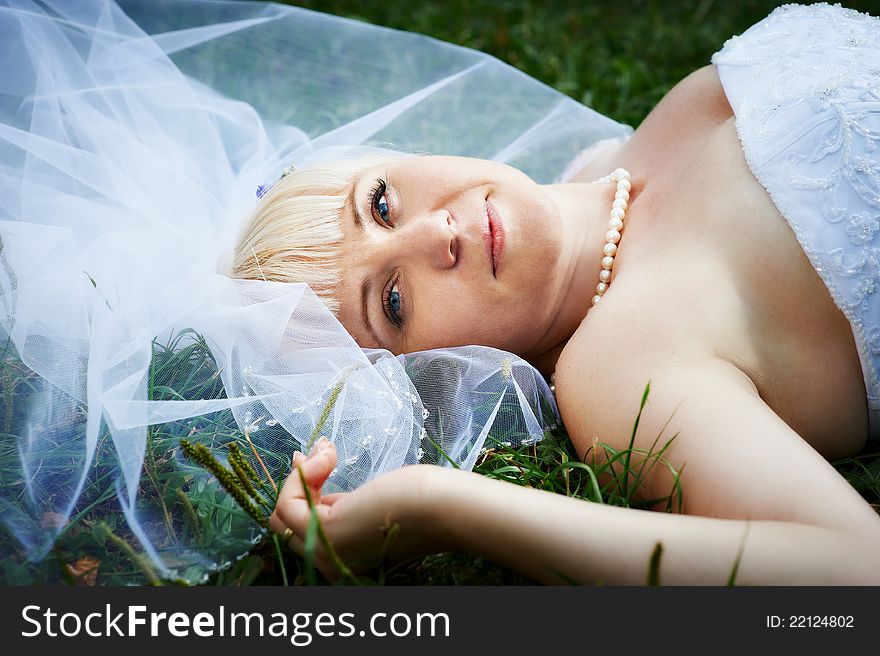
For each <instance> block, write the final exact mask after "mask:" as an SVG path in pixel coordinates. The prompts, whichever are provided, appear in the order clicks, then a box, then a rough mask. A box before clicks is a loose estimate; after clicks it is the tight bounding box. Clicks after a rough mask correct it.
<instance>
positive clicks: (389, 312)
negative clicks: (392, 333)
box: [382, 278, 403, 328]
mask: <svg viewBox="0 0 880 656" xmlns="http://www.w3.org/2000/svg"><path fill="white" fill-rule="evenodd" d="M398 282H400V279H399V278H397V279H395V280H394V282H392V283H391V284H390V285H389V286H388V287H387V291H385V292H383V293H382V307H383V308H385V316H386V317H388V320H389V321H390V322H391V323H393V324H394V325H395V326H397V327H398V328H403V317H402V316H401V315H400V309H399V308H400V307H401V306H402V305H403V301H402V300H401V298H400V291H394V288H395V287H396V286H397V283H398ZM392 294H397V305H398V310H396V311H395V310H394V309H393V308H392V307H391V295H392Z"/></svg>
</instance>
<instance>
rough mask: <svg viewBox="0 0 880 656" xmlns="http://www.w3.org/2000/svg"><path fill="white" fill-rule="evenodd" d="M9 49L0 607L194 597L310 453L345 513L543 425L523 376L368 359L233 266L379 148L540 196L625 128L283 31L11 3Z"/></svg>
mask: <svg viewBox="0 0 880 656" xmlns="http://www.w3.org/2000/svg"><path fill="white" fill-rule="evenodd" d="M0 44H2V46H0V70H2V71H3V75H2V76H0V240H2V241H0V343H2V351H0V352H2V360H0V389H2V399H0V425H2V437H0V448H2V450H0V523H2V529H0V554H2V560H0V562H2V564H0V580H2V582H4V583H7V584H9V583H27V582H32V581H60V580H63V579H64V578H68V579H69V578H70V577H76V576H79V575H81V574H82V572H83V571H84V570H87V569H88V567H87V565H88V564H89V563H91V564H92V565H93V567H92V570H95V571H97V573H98V581H99V582H103V583H139V582H144V581H152V580H161V579H171V580H174V579H177V580H180V581H185V582H199V581H202V580H204V579H205V577H206V576H207V575H208V574H209V573H210V572H211V571H214V570H216V569H218V568H222V567H225V566H227V565H229V564H230V563H232V562H234V561H235V560H236V559H237V558H240V557H241V556H242V555H243V554H246V553H247V551H248V550H249V548H250V547H251V546H252V545H253V544H254V543H255V542H256V541H258V540H259V539H260V538H261V537H262V535H263V534H264V532H265V528H264V527H263V526H262V525H261V523H260V522H259V521H258V519H259V518H260V517H263V518H265V516H267V515H268V513H269V512H270V511H271V506H272V504H273V499H274V497H273V483H280V482H281V481H282V480H283V479H284V477H285V476H286V474H287V473H288V472H289V470H290V462H291V458H292V455H293V453H294V451H295V450H300V451H307V450H308V448H309V447H310V445H311V444H312V443H313V442H314V441H315V440H316V439H318V438H319V437H320V436H326V437H327V438H328V439H330V440H331V441H332V442H333V443H334V444H335V445H336V448H337V450H338V453H339V461H338V466H337V468H336V470H335V471H334V473H333V474H332V476H331V478H330V480H329V482H328V485H327V488H326V489H327V490H328V491H347V490H352V489H354V488H356V487H357V486H359V485H361V484H363V483H364V482H366V481H368V480H370V479H372V478H374V477H376V476H378V475H380V474H381V473H383V472H386V471H389V470H392V469H395V468H398V467H401V466H405V465H409V464H415V463H434V464H437V465H441V466H459V467H464V468H471V467H473V466H474V464H475V462H476V459H477V458H478V456H479V454H480V453H481V452H482V451H483V450H485V449H486V448H490V447H498V448H506V447H508V446H509V447H511V448H513V447H517V446H519V445H522V444H529V443H533V442H535V441H537V440H540V439H541V438H542V436H544V435H545V433H546V432H547V431H548V430H552V428H553V427H554V426H555V425H556V423H557V422H558V414H557V411H556V407H555V403H554V401H553V397H552V395H551V394H550V392H549V390H548V388H547V385H546V383H545V381H544V380H543V378H542V377H541V375H540V374H539V373H538V372H537V371H536V370H535V369H533V368H532V367H531V366H530V365H529V364H528V363H527V362H525V361H523V360H522V359H520V358H518V357H516V356H515V355H512V354H510V353H506V352H502V351H498V350H495V349H492V348H488V347H477V346H474V347H459V348H452V349H443V350H435V351H428V352H421V353H413V354H408V355H405V356H398V357H395V356H394V355H392V354H391V353H389V352H387V351H367V350H363V349H361V348H359V347H358V345H357V344H356V343H355V342H354V341H353V339H352V338H351V337H350V336H349V335H348V334H347V333H346V331H345V330H344V329H343V327H342V326H341V325H340V323H339V322H338V321H337V320H336V318H335V317H334V315H333V314H332V313H331V312H329V311H328V310H327V308H326V307H325V306H324V304H323V303H322V302H321V301H320V300H319V299H318V298H317V296H316V295H315V294H314V293H312V291H311V290H310V289H309V288H308V287H307V286H306V285H303V284H285V283H277V282H266V281H262V280H258V281H246V280H234V279H232V278H230V277H228V276H226V275H224V274H223V262H224V259H225V258H227V257H228V256H227V254H228V253H229V252H230V251H231V250H232V249H233V247H234V245H235V243H236V241H237V238H238V237H239V234H240V232H241V230H242V228H243V223H244V221H245V220H246V219H247V217H248V216H249V214H250V212H251V211H252V209H253V207H254V205H255V203H256V198H255V190H256V189H257V187H258V186H259V185H261V184H264V183H265V182H266V181H268V180H273V179H275V178H277V177H278V174H279V171H281V169H282V168H283V167H284V166H286V165H288V164H291V163H294V164H296V166H297V167H307V166H309V165H312V164H317V163H321V162H326V161H329V160H333V161H335V160H337V159H338V158H339V157H356V156H358V155H359V154H360V153H363V152H375V150H376V149H392V150H396V151H404V152H407V153H437V154H454V155H467V156H474V157H482V158H487V159H494V160H497V161H501V162H506V163H508V164H511V165H513V166H516V167H518V168H520V169H522V170H523V171H525V172H526V173H527V174H529V175H530V176H532V177H533V178H534V179H536V180H537V181H539V182H551V181H553V180H555V179H557V178H558V177H559V176H560V174H561V173H562V172H563V171H564V170H565V167H566V165H567V164H568V163H569V162H570V161H571V160H572V159H573V158H574V157H575V156H576V155H577V154H578V153H579V152H581V151H582V150H584V149H585V148H587V147H589V146H590V145H591V144H593V143H595V142H597V141H599V140H601V139H609V138H617V137H625V136H626V135H627V134H629V132H630V129H629V128H628V127H626V126H622V125H620V124H618V123H615V122H614V121H611V120H609V119H607V118H605V117H603V116H601V115H599V114H597V113H595V112H594V111H592V110H590V109H588V108H586V107H584V106H582V105H580V104H578V103H576V102H574V101H572V100H570V99H569V98H567V97H565V96H563V95H561V94H559V93H557V92H555V91H553V90H552V89H550V88H548V87H546V86H544V85H542V84H540V83H538V82H536V81H534V80H532V79H530V78H528V77H527V76H525V75H523V74H521V73H519V72H518V71H516V70H515V69H513V68H511V67H509V66H507V65H505V64H503V63H501V62H499V61H498V60H496V59H494V58H492V57H489V56H487V55H484V54H481V53H479V52H474V51H472V50H468V49H465V48H460V47H456V46H452V45H449V44H445V43H442V42H439V41H436V40H433V39H429V38H426V37H422V36H419V35H414V34H409V33H405V32H399V31H394V30H388V29H384V28H380V27H375V26H371V25H367V24H363V23H360V22H356V21H351V20H346V19H342V18H337V17H332V16H326V15H323V14H319V13H315V12H310V11H306V10H301V9H296V8H291V7H284V6H279V5H274V4H263V3H252V2H223V1H203V0H181V1H175V2H163V1H155V0H150V1H149V2H147V1H143V2H124V3H121V4H117V3H115V2H111V1H101V0H82V1H78V2H64V1H60V0H58V1H54V0H52V1H48V0H44V1H40V2H35V1H30V0H0ZM206 454H207V456H210V457H207V456H206ZM212 459H213V463H211V462H209V461H210V460H212ZM216 466H219V467H220V468H221V469H222V471H221V472H220V474H219V475H218V473H217V471H213V472H212V471H211V467H216ZM224 476H225V477H227V478H231V488H230V486H229V485H224V484H223V482H222V480H221V479H222V478H223V477H224ZM227 483H230V481H229V480H227ZM230 489H237V490H238V492H237V493H236V492H230V491H228V490H230ZM237 497H243V498H237ZM248 504H250V510H248ZM83 558H86V559H87V560H86V561H85V565H84V564H83ZM88 558H91V560H88Z"/></svg>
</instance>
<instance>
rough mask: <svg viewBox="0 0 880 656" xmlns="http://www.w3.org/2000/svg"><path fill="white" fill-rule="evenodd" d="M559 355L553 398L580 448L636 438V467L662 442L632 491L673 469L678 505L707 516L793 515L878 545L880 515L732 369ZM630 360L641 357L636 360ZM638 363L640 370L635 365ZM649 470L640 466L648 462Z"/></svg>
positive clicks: (651, 488)
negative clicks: (659, 458)
mask: <svg viewBox="0 0 880 656" xmlns="http://www.w3.org/2000/svg"><path fill="white" fill-rule="evenodd" d="M573 346H574V347H575V348H574V349H572V350H571V351H570V352H568V353H566V354H564V355H565V359H562V358H560V363H559V365H558V366H557V380H556V385H557V398H558V401H559V408H560V412H561V413H562V417H563V421H564V422H565V424H566V427H567V428H568V430H569V435H570V437H571V439H572V441H573V442H574V444H575V445H576V447H577V449H578V452H579V453H585V452H586V451H587V450H588V449H589V448H590V446H592V444H593V441H594V439H597V440H599V441H602V442H605V443H607V444H609V445H611V446H612V447H613V448H615V449H617V450H619V449H623V448H626V447H627V445H628V444H629V441H630V438H631V435H632V430H633V422H634V420H635V417H636V415H637V414H638V412H639V404H640V401H641V399H642V395H643V393H644V390H645V386H646V384H647V383H648V382H649V381H650V393H649V395H648V399H647V402H646V403H645V405H644V409H643V410H642V413H641V417H640V421H639V425H638V431H637V432H636V436H635V440H634V448H635V449H636V452H635V455H634V467H635V466H636V465H638V464H639V462H640V458H641V456H640V455H639V454H640V453H641V454H644V453H646V452H647V451H648V450H649V449H651V448H652V447H653V448H654V449H655V451H656V446H655V440H657V438H658V437H659V440H657V442H656V444H660V445H662V444H664V443H666V441H668V440H670V438H672V439H671V441H670V442H669V448H668V449H667V450H666V452H665V453H664V454H663V462H664V466H659V467H653V468H650V473H648V474H647V475H645V477H644V480H643V481H642V482H641V485H642V487H641V489H640V490H639V492H638V496H639V497H641V498H643V499H657V498H662V497H664V496H666V495H668V494H669V493H670V490H671V489H672V486H673V483H674V477H673V474H672V471H675V472H678V473H679V475H680V476H679V481H680V485H681V489H682V491H683V498H684V504H683V511H684V512H685V513H687V514H694V515H703V516H707V517H726V518H737V519H755V520H759V519H766V520H782V521H798V522H803V523H806V524H812V525H816V526H825V527H829V528H835V529H838V530H843V531H846V532H850V533H860V534H862V535H864V536H868V537H869V538H870V539H871V540H873V541H876V542H877V543H878V544H880V518H878V517H877V514H876V513H875V512H874V511H873V509H872V508H871V507H870V506H869V505H868V504H867V502H865V501H864V499H862V497H861V496H859V494H858V493H857V492H856V491H855V490H854V489H853V488H852V487H851V486H850V485H849V484H848V483H847V482H846V481H845V480H844V479H843V478H842V477H841V476H840V475H839V474H838V473H837V472H836V471H835V470H834V468H833V467H832V466H831V465H830V464H829V463H828V462H827V461H826V460H825V459H824V458H822V456H821V455H819V453H818V452H816V451H815V450H814V449H813V448H812V447H811V446H810V445H809V444H808V443H807V442H806V441H804V440H803V439H802V438H801V437H800V436H799V435H798V434H797V433H796V432H795V431H794V430H792V429H791V428H790V427H789V426H788V425H787V424H786V423H785V422H784V421H782V419H780V418H779V417H778V416H777V415H776V414H775V413H774V412H773V411H772V410H771V409H770V408H769V407H768V406H767V405H766V404H765V403H764V402H763V401H762V399H761V397H760V396H759V395H758V393H757V391H756V390H755V389H754V385H752V384H751V382H750V381H749V380H748V378H747V377H746V376H745V375H744V374H743V373H742V372H740V371H739V370H738V369H737V368H736V367H735V366H733V365H732V364H730V363H729V362H726V361H724V360H720V359H717V358H711V357H710V358H703V359H698V360H692V361H688V362H673V361H666V362H664V361H661V360H659V359H655V360H653V361H652V360H651V359H650V358H648V357H645V356H641V357H632V356H627V355H624V356H623V357H622V358H621V360H620V362H619V363H617V365H616V366H613V367H612V366H610V365H611V364H612V362H613V359H611V358H607V359H605V363H604V364H605V365H606V367H605V368H604V372H603V374H599V373H598V372H597V371H596V370H594V369H592V367H593V366H594V365H595V364H598V363H599V362H600V361H601V360H603V357H602V356H599V357H598V358H597V357H595V356H594V357H592V358H586V360H587V362H588V363H589V364H588V366H587V367H585V368H580V367H579V363H581V362H584V361H585V352H586V351H587V350H588V349H587V347H586V345H584V344H574V345H573ZM638 360H641V362H639V361H638ZM637 369H638V370H637ZM646 469H648V468H646Z"/></svg>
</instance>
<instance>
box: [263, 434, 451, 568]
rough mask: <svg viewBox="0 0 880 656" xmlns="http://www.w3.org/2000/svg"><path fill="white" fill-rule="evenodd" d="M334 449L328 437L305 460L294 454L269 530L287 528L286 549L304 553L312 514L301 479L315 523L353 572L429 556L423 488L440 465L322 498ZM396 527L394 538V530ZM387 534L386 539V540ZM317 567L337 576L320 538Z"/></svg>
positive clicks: (416, 468)
mask: <svg viewBox="0 0 880 656" xmlns="http://www.w3.org/2000/svg"><path fill="white" fill-rule="evenodd" d="M335 466H336V449H335V447H334V446H333V445H332V444H331V443H330V442H328V441H327V440H326V439H322V440H320V441H319V442H318V443H316V444H315V447H314V448H313V450H312V453H311V454H310V455H309V456H308V457H306V456H304V455H302V454H301V453H297V454H295V456H294V460H293V471H291V473H290V475H289V476H288V477H287V480H286V481H285V482H284V486H283V487H282V489H281V492H280V494H279V495H278V503H277V505H276V506H275V511H274V512H273V513H272V517H271V518H270V519H269V526H270V527H271V529H272V530H273V531H275V532H277V533H283V532H284V531H285V529H288V528H289V529H290V530H291V531H292V532H293V535H292V536H291V537H290V539H289V545H290V547H291V549H293V551H294V552H296V553H297V554H299V555H300V556H303V555H304V541H305V536H306V530H307V528H308V524H309V518H310V516H311V510H310V508H309V504H308V501H307V500H306V494H305V491H304V489H303V484H302V479H301V478H300V471H302V478H304V479H305V481H306V485H307V486H308V489H309V495H310V496H311V499H312V503H313V504H314V506H315V511H316V512H317V514H318V519H319V520H320V522H321V526H322V528H323V530H324V534H325V535H326V536H327V538H328V540H329V542H330V544H331V546H332V547H333V550H334V551H335V552H336V554H337V555H338V557H339V559H340V560H341V561H342V562H343V563H345V565H347V566H348V567H349V568H350V569H351V570H352V571H353V572H355V573H360V572H365V571H371V570H373V569H375V568H376V567H378V566H379V564H380V563H381V562H382V561H383V559H384V560H385V561H386V562H387V563H389V564H395V563H397V562H400V561H402V560H405V559H407V558H410V557H413V556H417V555H420V554H424V553H430V551H431V550H432V546H433V547H438V548H439V547H440V545H439V543H436V542H434V538H433V537H432V533H433V531H431V530H430V528H431V527H432V526H433V522H428V521H426V520H427V518H428V517H429V515H430V505H429V501H430V496H431V495H428V494H426V492H425V488H426V486H428V485H429V484H430V482H431V481H432V480H433V479H434V473H435V472H434V470H437V471H439V470H440V468H439V467H432V466H430V465H425V466H412V467H403V468H401V469H397V470H394V471H391V472H389V473H387V474H384V475H382V476H380V477H378V478H376V479H374V480H372V481H370V482H369V483H367V484H365V485H363V486H361V487H360V488H358V489H357V490H355V491H354V492H348V493H337V494H326V495H325V494H321V487H322V486H323V485H324V483H325V481H326V480H327V478H328V477H329V476H330V473H331V472H332V471H333V468H334V467H335ZM395 525H396V526H397V528H396V535H394V534H393V533H391V532H392V527H394V526H395ZM389 534H390V537H389ZM314 556H315V566H316V567H317V569H318V571H320V572H321V574H323V575H324V576H325V577H326V578H327V579H328V580H331V581H332V580H335V579H338V578H339V577H340V576H341V573H340V572H339V569H338V568H337V566H336V565H335V564H334V562H333V559H332V558H331V556H330V554H328V553H327V552H326V550H325V549H324V546H323V545H322V544H321V542H320V540H319V541H317V542H316V546H315V550H314Z"/></svg>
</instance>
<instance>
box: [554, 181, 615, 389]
mask: <svg viewBox="0 0 880 656" xmlns="http://www.w3.org/2000/svg"><path fill="white" fill-rule="evenodd" d="M631 180H632V176H631V175H630V174H629V171H627V170H626V169H615V170H614V171H613V172H611V173H609V174H608V175H606V176H605V177H603V178H599V179H598V180H596V183H604V182H616V183H617V191H616V192H615V193H614V202H613V203H611V217H610V218H609V219H608V232H606V233H605V245H604V246H603V247H602V253H603V255H604V257H603V258H602V270H601V271H599V284H598V285H596V295H595V296H593V305H596V303H598V302H599V301H601V300H602V297H603V296H604V295H605V292H607V291H608V286H609V285H610V284H611V269H613V268H614V256H615V255H617V244H618V243H619V242H620V233H622V232H623V220H624V219H625V218H626V208H627V207H628V206H629V205H628V203H629V192H630V190H631V189H632V182H631ZM550 391H551V392H552V393H553V396H556V372H555V371H554V372H553V373H552V374H550Z"/></svg>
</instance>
